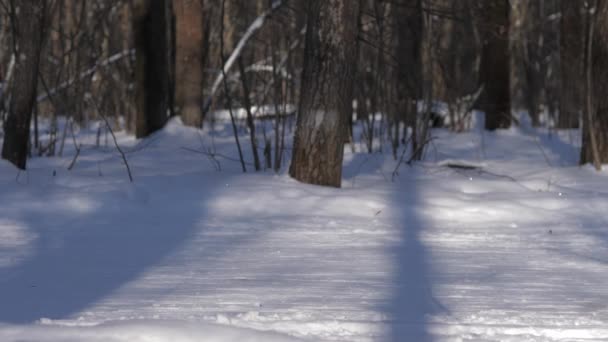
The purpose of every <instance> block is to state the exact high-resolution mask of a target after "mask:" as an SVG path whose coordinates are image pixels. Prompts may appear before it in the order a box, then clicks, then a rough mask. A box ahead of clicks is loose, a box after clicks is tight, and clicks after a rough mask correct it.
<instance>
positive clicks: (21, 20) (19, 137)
mask: <svg viewBox="0 0 608 342" xmlns="http://www.w3.org/2000/svg"><path fill="white" fill-rule="evenodd" d="M10 9H11V16H10V17H11V22H12V27H13V39H14V43H13V54H14V55H15V56H16V65H15V76H14V78H13V82H12V86H11V94H12V99H11V102H10V105H9V112H8V117H7V119H6V122H5V123H4V132H5V136H4V144H3V146H2V158H4V159H6V160H8V161H10V162H11V163H13V164H15V166H17V167H18V168H20V169H25V168H26V163H27V154H28V143H29V136H30V121H31V117H32V111H33V109H34V104H35V101H36V89H37V85H38V69H39V65H40V51H41V49H42V44H43V41H44V27H45V18H46V11H47V2H46V0H18V1H17V0H12V1H10Z"/></svg>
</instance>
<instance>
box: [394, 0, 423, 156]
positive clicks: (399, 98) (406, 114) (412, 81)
mask: <svg viewBox="0 0 608 342" xmlns="http://www.w3.org/2000/svg"><path fill="white" fill-rule="evenodd" d="M392 19H393V31H394V32H395V35H396V37H395V42H394V44H395V45H394V49H395V56H396V57H397V58H396V62H397V69H396V72H395V73H394V75H393V76H394V82H395V91H396V94H395V103H394V105H395V106H396V109H395V112H396V113H401V116H402V119H403V120H404V121H405V123H406V124H405V126H409V127H411V128H412V135H411V137H410V138H411V143H412V150H413V152H414V154H415V155H414V159H416V158H417V157H420V156H421V155H422V148H421V145H424V142H423V140H424V137H422V136H421V132H420V129H419V128H420V127H419V126H420V125H419V124H418V123H419V122H420V121H421V120H419V117H418V111H417V105H416V101H418V100H420V99H421V98H422V97H423V96H424V94H423V93H424V89H423V88H424V77H423V64H425V63H424V61H423V44H422V37H423V34H424V22H423V16H422V1H421V0H400V2H399V3H397V4H396V6H395V8H394V14H393V18H392ZM429 62H430V61H428V60H427V61H426V64H427V65H428V63H429ZM403 139H406V136H405V134H404V136H403Z"/></svg>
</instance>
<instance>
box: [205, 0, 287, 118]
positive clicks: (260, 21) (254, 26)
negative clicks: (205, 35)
mask: <svg viewBox="0 0 608 342" xmlns="http://www.w3.org/2000/svg"><path fill="white" fill-rule="evenodd" d="M282 4H283V1H282V0H275V1H274V2H273V3H272V6H271V7H270V8H269V9H268V10H266V11H265V12H264V13H262V14H261V15H260V16H259V17H258V18H257V19H256V20H254V21H253V23H251V25H250V26H249V28H248V29H247V31H246V32H245V34H244V35H243V37H242V38H241V39H240V40H239V42H238V44H237V45H236V48H235V49H234V51H233V52H232V54H231V55H230V57H229V58H228V60H226V62H225V63H224V67H223V68H222V71H223V72H221V73H220V74H219V75H218V76H217V78H216V79H215V82H213V87H211V94H209V97H208V98H207V100H206V101H205V107H204V108H203V112H204V113H206V112H207V111H209V108H210V107H211V104H212V103H213V98H214V97H215V93H216V92H217V90H218V89H219V87H220V85H221V84H222V82H223V81H224V75H225V74H228V73H229V72H230V69H232V67H233V66H234V63H235V62H236V60H237V58H239V56H240V55H241V53H242V52H243V49H244V48H245V46H246V45H247V42H248V41H249V39H251V37H253V35H254V34H255V33H256V32H257V31H258V30H259V29H260V28H262V26H264V22H265V21H266V18H268V16H270V15H271V14H272V13H274V12H275V11H276V10H277V9H278V8H279V7H280V6H281V5H282Z"/></svg>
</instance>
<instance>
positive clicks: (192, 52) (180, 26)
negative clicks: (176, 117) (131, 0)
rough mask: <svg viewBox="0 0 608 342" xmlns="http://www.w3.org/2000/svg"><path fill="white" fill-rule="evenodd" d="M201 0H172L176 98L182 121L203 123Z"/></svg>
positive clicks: (192, 123)
mask: <svg viewBox="0 0 608 342" xmlns="http://www.w3.org/2000/svg"><path fill="white" fill-rule="evenodd" d="M203 2H204V0H174V9H175V15H176V84H175V99H176V105H177V106H178V107H179V114H180V116H181V118H182V121H183V122H184V124H186V125H188V126H194V127H200V126H201V125H202V123H203V114H202V105H203V37H204V34H203V8H204V6H203V5H204V3H203Z"/></svg>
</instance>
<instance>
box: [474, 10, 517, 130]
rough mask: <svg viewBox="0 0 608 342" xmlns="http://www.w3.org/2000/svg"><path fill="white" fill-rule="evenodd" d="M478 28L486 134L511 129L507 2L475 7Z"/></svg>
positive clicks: (482, 104)
mask: <svg viewBox="0 0 608 342" xmlns="http://www.w3.org/2000/svg"><path fill="white" fill-rule="evenodd" d="M478 6H479V17H478V18H477V20H478V25H479V31H480V32H481V35H482V43H483V46H482V52H481V66H480V75H479V76H480V82H481V84H483V85H484V91H483V93H482V95H481V102H480V107H481V109H482V110H483V111H485V113H486V124H485V127H486V129H488V130H496V129H499V128H509V127H510V126H511V88H510V87H511V86H510V78H511V75H510V73H511V72H510V57H509V10H510V4H509V1H508V0H484V1H481V2H480V3H479V5H478Z"/></svg>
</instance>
